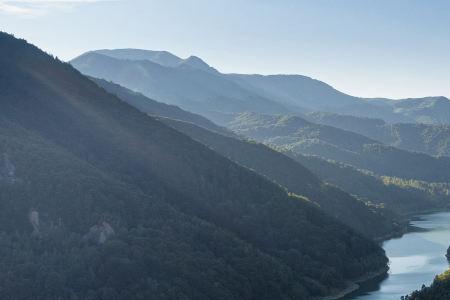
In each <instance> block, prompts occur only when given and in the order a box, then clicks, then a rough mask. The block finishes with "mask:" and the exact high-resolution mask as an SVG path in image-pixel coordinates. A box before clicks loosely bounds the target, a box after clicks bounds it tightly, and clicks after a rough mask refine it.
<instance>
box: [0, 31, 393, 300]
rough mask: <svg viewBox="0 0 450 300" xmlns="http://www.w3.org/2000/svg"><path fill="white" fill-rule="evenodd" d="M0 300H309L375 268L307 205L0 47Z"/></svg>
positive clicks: (18, 47) (88, 86)
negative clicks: (0, 285)
mask: <svg viewBox="0 0 450 300" xmlns="http://www.w3.org/2000/svg"><path fill="white" fill-rule="evenodd" d="M0 49H1V51H2V55H1V56H0V105H1V109H0V125H1V127H0V128H1V130H0V139H1V140H2V142H1V143H0V149H1V152H2V155H3V158H2V160H1V163H0V174H1V175H0V184H1V185H2V189H0V191H1V193H2V196H1V197H0V199H1V200H0V205H1V208H2V209H1V213H0V224H2V226H1V232H0V235H1V236H0V242H1V243H2V247H1V249H0V252H1V253H2V255H1V258H0V264H1V266H0V278H1V281H2V283H3V284H2V289H0V297H1V298H2V299H30V297H32V298H33V299H42V300H44V299H45V300H48V299H55V300H56V299H127V300H128V299H311V298H312V297H314V296H324V295H329V294H331V293H333V292H336V291H339V290H341V289H343V288H345V287H346V284H347V282H348V280H351V279H353V278H355V277H359V276H361V275H366V274H368V273H370V272H376V271H380V270H383V269H384V268H386V263H387V260H386V257H385V256H384V251H383V250H382V249H381V248H380V247H379V246H378V245H377V244H375V243H374V242H372V241H370V240H368V239H367V238H365V237H363V236H362V235H361V234H358V233H356V232H355V231H353V230H351V229H350V228H348V227H347V226H344V225H343V224H341V223H340V222H338V221H336V220H335V219H334V218H331V217H328V216H327V215H326V214H324V213H323V212H322V211H321V210H320V209H319V208H317V207H316V205H314V204H313V203H311V202H309V201H306V200H304V199H303V198H301V197H295V196H288V195H287V194H286V192H285V190H283V189H282V188H281V187H279V186H278V185H276V184H274V183H272V182H271V181H269V180H267V179H265V178H264V177H262V176H260V175H258V174H256V173H255V172H252V171H250V170H248V169H247V168H244V167H241V166H239V165H238V164H236V163H234V162H232V161H230V160H228V159H227V158H225V157H223V156H221V155H219V154H217V153H215V152H214V151H212V150H211V149H209V148H208V147H206V146H204V145H202V144H200V143H198V142H196V141H194V140H192V139H191V138H189V137H187V136H186V135H184V134H182V133H180V132H178V131H176V130H174V129H172V128H170V127H169V126H167V125H164V124H163V123H161V122H159V121H157V120H155V119H154V118H152V117H149V116H148V115H146V114H144V113H141V112H139V111H138V110H137V109H135V108H133V107H131V106H130V105H129V104H127V103H125V102H123V101H122V100H120V99H119V98H117V97H116V96H114V95H112V94H108V93H106V92H105V91H104V90H103V89H101V88H99V87H98V86H97V85H96V84H95V83H94V82H92V81H91V80H89V79H88V78H86V77H84V76H82V75H81V74H80V73H79V72H77V71H75V70H74V69H73V68H72V67H71V66H70V65H69V64H64V63H61V62H60V61H58V60H57V59H54V58H52V57H50V56H49V55H47V54H45V53H44V52H42V51H40V50H39V49H38V48H36V47H34V46H32V45H29V44H27V43H26V42H25V41H23V40H18V39H15V38H14V37H12V36H10V35H7V34H4V33H0Z"/></svg>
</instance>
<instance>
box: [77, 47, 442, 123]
mask: <svg viewBox="0 0 450 300" xmlns="http://www.w3.org/2000/svg"><path fill="white" fill-rule="evenodd" d="M94 54H97V56H96V55H94ZM98 55H102V56H107V57H109V58H114V59H115V60H119V61H122V62H118V61H112V60H110V61H105V59H104V58H101V57H100V56H98ZM145 61H146V62H152V63H154V64H157V65H159V66H162V67H164V68H166V69H160V68H157V67H155V66H150V65H148V64H146V63H145ZM71 64H73V65H74V66H75V67H76V68H78V69H79V70H80V71H81V72H83V73H85V74H87V75H91V76H94V77H99V78H103V79H107V80H111V81H113V82H116V83H118V84H121V85H123V86H125V87H127V88H130V89H132V90H135V91H139V92H141V93H143V94H144V95H146V96H147V97H150V98H155V99H158V100H159V101H163V102H167V103H171V104H176V105H179V106H181V107H182V108H184V109H188V110H191V111H192V112H195V113H200V114H203V115H205V116H207V117H209V118H210V119H212V120H213V121H215V122H216V123H224V122H223V120H224V118H225V116H226V115H227V114H230V113H236V112H247V111H249V112H259V113H295V114H296V113H303V112H308V111H324V112H330V113H338V114H347V115H354V116H359V117H371V118H380V119H383V120H385V121H386V122H389V123H398V122H403V123H405V122H408V123H412V122H414V123H427V124H442V123H450V101H449V100H448V99H447V98H445V97H425V98H417V99H403V100H390V99H381V98H373V99H371V98H359V97H354V96H350V95H347V94H345V93H342V92H340V91H338V90H336V89H335V88H333V87H331V86H330V85H328V84H326V83H324V82H322V81H319V80H316V79H312V78H310V77H307V76H302V75H257V74H254V75H252V74H222V73H220V72H218V71H217V70H216V69H214V68H212V67H211V66H209V65H208V64H207V63H206V62H204V61H203V60H201V59H200V58H198V57H196V56H191V57H189V58H187V59H182V58H179V57H178V56H175V55H173V54H171V53H169V52H167V51H150V50H140V49H115V50H96V51H90V52H87V53H85V54H82V55H80V56H79V57H77V58H75V59H73V60H72V61H71ZM194 70H195V71H197V72H200V73H196V72H194ZM174 90H175V91H176V92H175V91H174Z"/></svg>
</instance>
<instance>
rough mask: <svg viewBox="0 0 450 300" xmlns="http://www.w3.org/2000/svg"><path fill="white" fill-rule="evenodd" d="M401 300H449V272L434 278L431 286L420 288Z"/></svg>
mask: <svg viewBox="0 0 450 300" xmlns="http://www.w3.org/2000/svg"><path fill="white" fill-rule="evenodd" d="M401 299H402V300H447V299H450V270H447V271H445V272H444V273H442V274H440V275H438V276H436V277H435V279H434V281H433V283H432V284H431V286H429V287H426V286H425V285H423V286H422V288H421V289H420V290H416V291H414V292H412V293H411V294H410V295H407V296H403V297H402V298H401Z"/></svg>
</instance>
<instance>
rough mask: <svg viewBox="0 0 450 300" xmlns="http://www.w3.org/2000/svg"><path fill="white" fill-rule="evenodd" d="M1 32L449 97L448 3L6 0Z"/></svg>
mask: <svg viewBox="0 0 450 300" xmlns="http://www.w3.org/2000/svg"><path fill="white" fill-rule="evenodd" d="M0 30H2V31H6V32H9V33H12V34H14V35H15V36H17V37H20V38H25V39H27V40H28V41H29V42H31V43H33V44H35V45H37V46H39V47H40V48H42V49H44V50H45V51H47V52H49V53H51V54H53V55H55V56H58V57H59V58H61V59H63V60H69V59H71V58H74V57H76V56H77V55H79V54H81V53H83V52H85V51H88V50H94V49H104V48H141V49H151V50H167V51H169V52H172V53H174V54H176V55H178V56H180V57H188V56H189V55H196V56H199V57H201V58H202V59H204V60H205V61H206V62H207V63H209V64H210V65H211V66H213V67H215V68H217V69H218V70H220V71H222V72H226V73H230V72H233V73H259V74H302V75H306V76H310V77H313V78H316V79H319V80H322V81H324V82H326V83H328V84H330V85H332V86H333V87H335V88H337V89H338V90H340V91H343V92H346V93H348V94H351V95H354V96H361V97H386V98H407V97H423V96H438V95H443V96H447V97H450V1H447V0H432V1H425V0H308V1H306V0H78V1H77V0H71V1H69V0H0ZM0 55H1V49H0Z"/></svg>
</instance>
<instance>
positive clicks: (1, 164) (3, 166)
mask: <svg viewBox="0 0 450 300" xmlns="http://www.w3.org/2000/svg"><path fill="white" fill-rule="evenodd" d="M16 181H17V178H16V167H15V166H14V165H13V163H12V162H11V160H10V159H9V156H8V155H7V154H6V153H4V154H3V157H2V159H1V160H0V183H6V184H14V183H16Z"/></svg>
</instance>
